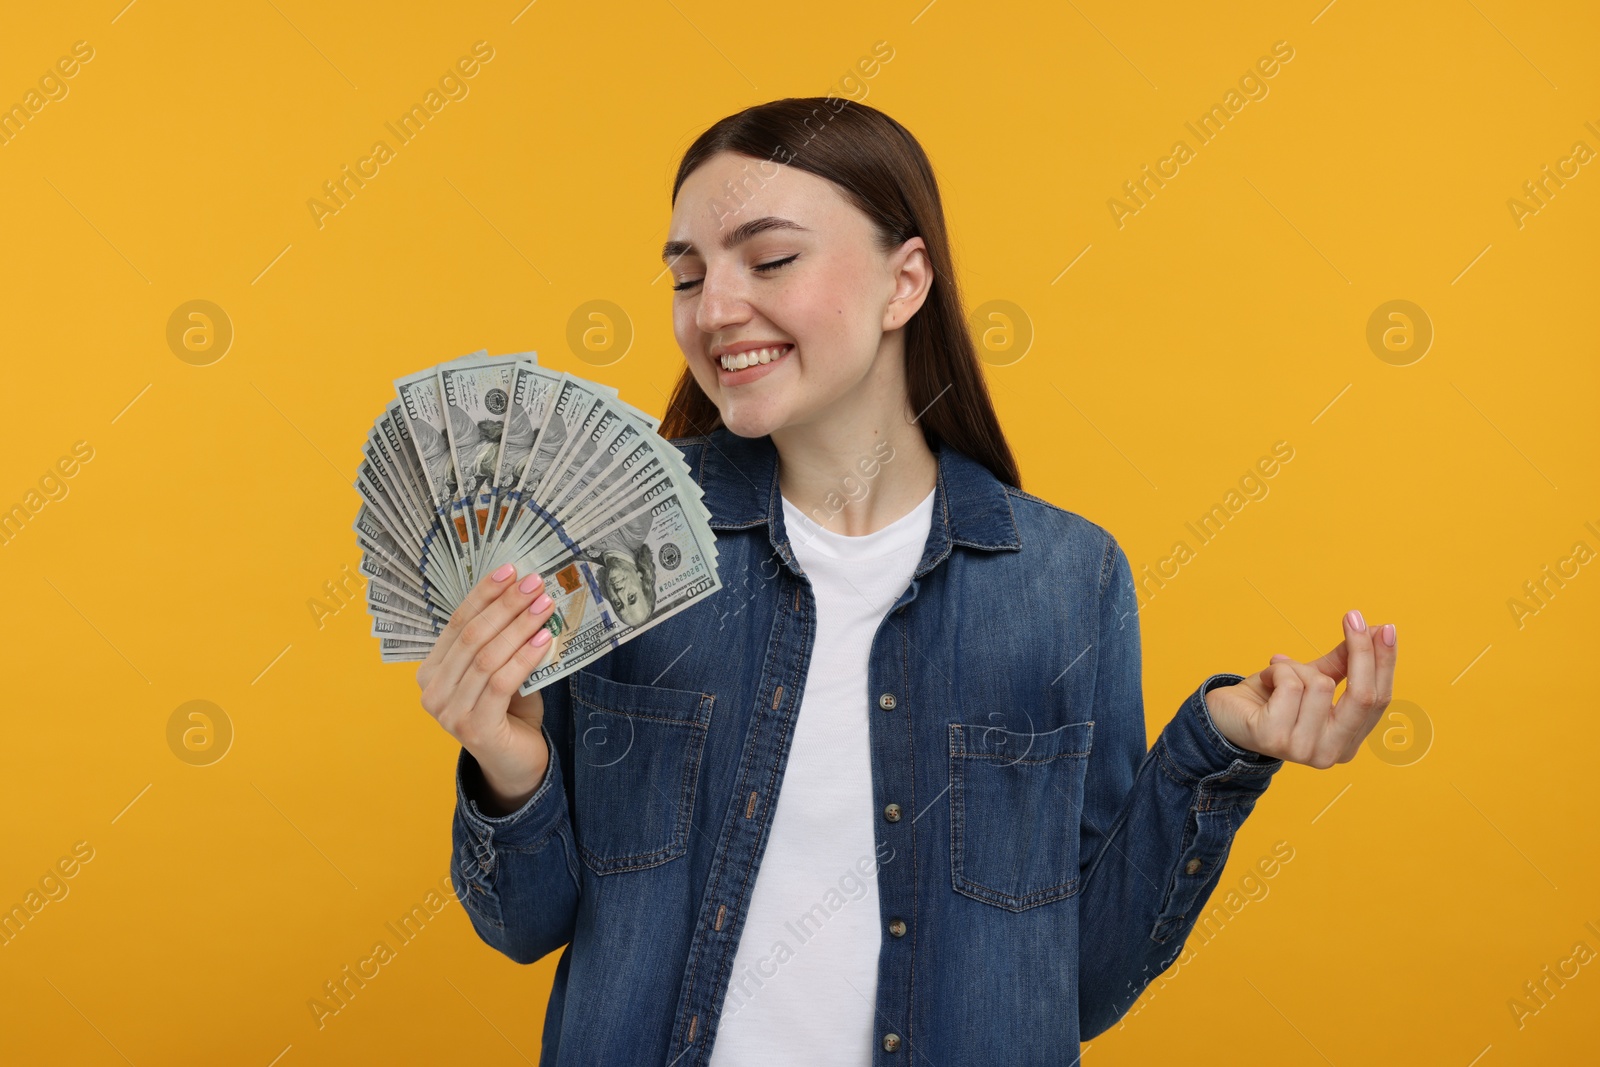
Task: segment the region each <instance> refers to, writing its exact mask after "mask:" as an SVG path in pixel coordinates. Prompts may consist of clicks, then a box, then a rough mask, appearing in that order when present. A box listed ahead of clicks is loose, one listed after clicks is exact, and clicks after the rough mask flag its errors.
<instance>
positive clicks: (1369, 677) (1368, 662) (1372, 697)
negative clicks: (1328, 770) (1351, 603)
mask: <svg viewBox="0 0 1600 1067" xmlns="http://www.w3.org/2000/svg"><path fill="white" fill-rule="evenodd" d="M1374 636H1375V635H1374V633H1373V631H1372V630H1371V629H1369V628H1368V627H1367V623H1366V620H1365V619H1363V618H1362V616H1361V612H1360V611H1358V610H1356V609H1354V608H1352V609H1351V610H1350V611H1348V612H1346V613H1345V616H1344V644H1345V648H1346V649H1347V650H1348V659H1349V663H1348V667H1349V675H1348V677H1347V678H1346V679H1345V689H1344V695H1343V696H1341V697H1340V698H1339V703H1338V705H1337V706H1335V707H1334V709H1333V718H1332V721H1331V722H1330V723H1329V725H1328V729H1327V730H1326V731H1324V733H1323V736H1322V738H1321V741H1320V742H1319V744H1318V746H1317V752H1316V760H1317V761H1318V762H1320V763H1322V764H1324V765H1326V766H1332V765H1333V764H1334V763H1342V762H1344V761H1345V760H1346V759H1349V758H1350V757H1349V756H1346V755H1345V753H1347V752H1351V751H1352V749H1354V748H1355V746H1357V745H1359V744H1360V741H1361V738H1363V737H1365V736H1366V735H1367V732H1368V731H1369V730H1371V729H1372V724H1373V723H1374V722H1376V721H1377V717H1378V709H1377V702H1378V695H1377V694H1378V689H1377V682H1376V659H1375V657H1374V654H1373V650H1372V639H1373V637H1374Z"/></svg>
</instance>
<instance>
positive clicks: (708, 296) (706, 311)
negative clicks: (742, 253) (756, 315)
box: [694, 264, 750, 334]
mask: <svg viewBox="0 0 1600 1067" xmlns="http://www.w3.org/2000/svg"><path fill="white" fill-rule="evenodd" d="M738 273H739V272H738V270H737V268H735V267H733V266H731V265H730V266H729V267H727V268H725V269H724V268H719V267H717V266H716V265H713V264H707V265H706V273H705V277H704V278H702V279H701V281H700V292H699V294H698V296H699V300H698V301H696V306H695V311H694V321H695V325H696V326H697V327H699V329H700V332H701V333H708V334H719V333H726V332H727V331H728V330H730V329H731V328H733V327H736V326H740V325H743V324H744V323H746V322H748V321H750V302H749V300H748V299H747V294H746V293H745V290H744V283H743V281H741V280H740V279H739V277H738Z"/></svg>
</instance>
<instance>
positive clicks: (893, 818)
mask: <svg viewBox="0 0 1600 1067" xmlns="http://www.w3.org/2000/svg"><path fill="white" fill-rule="evenodd" d="M883 817H884V818H885V819H888V820H889V821H890V822H899V821H900V805H898V804H890V805H888V806H887V807H885V808H884V809H883Z"/></svg>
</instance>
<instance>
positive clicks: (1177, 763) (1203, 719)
mask: <svg viewBox="0 0 1600 1067" xmlns="http://www.w3.org/2000/svg"><path fill="white" fill-rule="evenodd" d="M1242 681H1244V675H1242V674H1229V673H1227V672H1220V673H1217V674H1213V675H1212V676H1211V677H1209V678H1207V679H1206V680H1205V681H1204V682H1201V683H1200V687H1199V688H1198V689H1196V690H1195V691H1194V693H1192V694H1191V695H1190V696H1189V698H1188V699H1187V700H1185V701H1184V702H1183V706H1182V707H1181V708H1179V709H1178V714H1177V716H1176V717H1174V718H1173V720H1172V722H1170V723H1168V724H1167V728H1166V729H1165V730H1164V731H1162V741H1163V742H1164V744H1165V747H1166V756H1167V758H1166V760H1164V761H1163V765H1164V766H1166V767H1167V768H1168V770H1169V771H1171V772H1173V773H1174V775H1175V776H1176V777H1178V778H1179V779H1180V780H1182V781H1185V782H1196V781H1201V780H1203V779H1206V778H1212V777H1214V776H1220V775H1223V774H1227V775H1229V777H1230V778H1239V779H1259V780H1260V785H1261V787H1262V788H1263V789H1264V788H1266V785H1267V782H1268V781H1269V780H1270V779H1271V777H1272V775H1273V774H1274V773H1276V772H1277V770H1278V769H1279V768H1280V767H1282V766H1283V760H1281V759H1274V758H1272V757H1271V756H1263V755H1262V754H1261V753H1259V752H1251V751H1249V750H1248V749H1243V748H1240V747H1239V746H1238V745H1235V744H1234V743H1233V742H1231V741H1229V740H1228V739H1227V738H1226V737H1223V736H1222V732H1221V731H1220V730H1218V729H1217V724H1216V723H1214V722H1212V720H1211V712H1210V710H1209V709H1207V707H1206V693H1208V692H1210V691H1211V690H1213V689H1216V688H1217V687H1219V686H1224V685H1235V684H1237V683H1239V682H1242Z"/></svg>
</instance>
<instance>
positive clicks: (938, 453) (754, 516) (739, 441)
mask: <svg viewBox="0 0 1600 1067" xmlns="http://www.w3.org/2000/svg"><path fill="white" fill-rule="evenodd" d="M702 440H703V441H704V443H705V446H706V447H705V449H704V450H703V451H702V452H701V457H700V470H699V471H698V472H696V473H697V476H698V478H699V481H700V487H701V488H702V489H703V490H704V492H705V496H704V498H703V500H702V503H704V504H705V506H706V508H707V510H709V511H710V512H711V527H712V529H714V530H739V529H746V528H748V527H751V526H759V525H761V524H763V523H765V524H766V526H767V532H768V537H769V538H770V540H771V542H772V548H773V551H774V552H775V553H777V555H778V557H779V558H780V559H782V560H783V562H784V564H785V565H786V566H787V567H788V568H789V569H790V571H792V572H794V573H796V574H799V573H800V571H799V567H798V565H797V564H796V563H795V561H794V553H793V552H792V551H791V549H790V547H789V537H788V534H787V532H786V531H785V530H784V525H783V505H782V499H783V498H782V495H781V494H780V493H779V491H778V450H777V447H776V446H775V445H774V444H773V443H772V438H771V437H770V436H763V437H739V436H738V435H736V434H734V433H733V432H731V431H730V430H728V429H727V428H726V427H721V428H719V429H717V430H715V431H713V432H712V433H711V434H709V435H707V436H706V437H705V438H703V439H702ZM934 456H935V458H936V459H937V461H938V466H939V473H938V484H937V485H936V486H935V488H934V494H935V495H934V501H933V520H932V525H931V527H930V529H929V531H928V542H927V546H926V547H925V548H924V549H923V553H922V559H921V560H920V561H919V562H918V563H917V568H916V570H915V571H914V572H913V573H912V577H913V578H920V577H922V576H923V575H924V574H926V573H928V571H930V570H932V569H933V568H934V567H935V566H937V565H938V564H939V563H940V562H941V561H942V560H943V559H944V558H945V557H946V556H948V555H949V554H950V549H951V546H953V545H964V546H966V547H968V548H976V549H980V550H983V551H988V552H995V551H999V550H1002V549H1006V550H1010V551H1016V550H1018V549H1020V548H1021V547H1022V541H1021V539H1020V538H1019V537H1018V536H1017V522H1016V516H1015V515H1013V514H1012V511H1011V498H1010V495H1009V494H1008V492H1007V487H1006V484H1005V483H1004V482H1002V481H1000V479H998V478H996V477H995V476H994V474H993V473H992V472H991V471H990V470H989V468H987V467H985V466H984V465H983V464H981V463H979V462H978V461H977V460H975V459H972V458H971V457H970V456H967V455H966V454H964V453H962V452H959V451H957V450H956V449H954V448H952V447H950V446H949V445H948V444H943V443H941V444H940V445H939V446H938V448H936V449H935V451H934Z"/></svg>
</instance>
